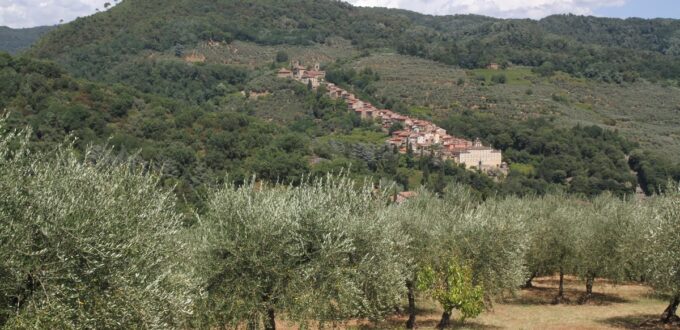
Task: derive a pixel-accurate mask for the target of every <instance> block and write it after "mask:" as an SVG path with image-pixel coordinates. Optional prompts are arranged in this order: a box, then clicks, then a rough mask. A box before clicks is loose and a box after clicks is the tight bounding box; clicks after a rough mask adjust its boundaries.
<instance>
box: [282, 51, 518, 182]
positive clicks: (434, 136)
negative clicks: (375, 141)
mask: <svg viewBox="0 0 680 330" xmlns="http://www.w3.org/2000/svg"><path fill="white" fill-rule="evenodd" d="M278 77H280V78H291V79H295V80H297V81H300V82H302V83H304V84H307V85H311V86H312V87H313V88H317V87H319V86H321V85H324V86H325V87H326V90H327V91H328V96H329V97H330V98H332V99H342V100H344V101H345V103H347V106H348V107H349V109H350V110H352V111H354V112H356V113H357V114H358V115H359V116H360V117H361V118H362V119H365V120H373V121H376V122H378V123H380V124H381V125H382V127H383V129H384V130H385V131H386V132H390V131H392V136H391V138H390V139H388V140H387V143H388V144H389V145H392V146H393V147H394V148H397V149H398V150H399V152H401V153H407V152H409V151H411V152H413V153H414V154H416V155H433V156H436V157H441V158H442V159H451V160H453V161H455V162H456V163H459V164H464V165H465V167H466V168H476V169H479V170H482V171H486V172H497V171H503V172H504V171H505V169H506V167H507V166H506V164H505V163H503V161H502V154H501V151H499V150H495V149H493V148H491V147H487V146H484V145H483V144H482V142H481V141H480V140H479V139H477V140H475V141H470V140H466V139H462V138H459V137H455V136H452V135H449V134H448V133H447V132H446V130H445V129H443V128H441V127H438V126H437V125H435V124H433V123H432V122H430V121H427V120H422V119H416V118H411V117H409V116H405V115H401V114H398V113H395V112H394V111H391V110H387V109H378V108H377V107H375V106H374V105H373V104H371V103H369V102H364V101H362V100H360V99H358V98H356V96H355V95H354V94H352V93H350V92H348V91H346V90H344V89H342V88H340V87H338V86H336V85H335V84H332V83H326V82H325V77H326V73H325V72H324V71H321V70H320V69H319V65H318V64H316V65H315V66H314V68H313V69H312V70H307V69H306V68H304V67H302V66H301V65H300V63H299V62H297V63H294V64H293V65H292V66H291V70H289V69H281V70H279V72H278Z"/></svg>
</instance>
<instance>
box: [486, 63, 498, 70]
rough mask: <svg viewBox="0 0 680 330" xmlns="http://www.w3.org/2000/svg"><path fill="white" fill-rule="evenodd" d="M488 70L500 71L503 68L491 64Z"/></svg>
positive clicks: (496, 64)
mask: <svg viewBox="0 0 680 330" xmlns="http://www.w3.org/2000/svg"><path fill="white" fill-rule="evenodd" d="M486 68H487V69H489V70H500V68H501V66H500V65H499V64H498V63H489V65H487V66H486Z"/></svg>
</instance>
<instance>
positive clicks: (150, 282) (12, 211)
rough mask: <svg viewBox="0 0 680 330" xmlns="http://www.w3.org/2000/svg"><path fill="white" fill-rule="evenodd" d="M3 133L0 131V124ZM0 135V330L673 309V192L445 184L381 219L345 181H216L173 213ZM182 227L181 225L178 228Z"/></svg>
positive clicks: (101, 165) (158, 195)
mask: <svg viewBox="0 0 680 330" xmlns="http://www.w3.org/2000/svg"><path fill="white" fill-rule="evenodd" d="M0 124H1V122H0ZM26 134H27V133H26V132H4V133H3V134H2V135H0V302H1V304H0V328H9V329H29V328H78V329H82V328H144V329H146V328H149V329H156V328H163V329H168V328H170V329H172V328H175V329H180V328H181V329H186V328H243V327H246V328H248V329H268V330H269V329H276V328H277V324H281V322H287V323H291V324H295V325H300V326H303V327H317V326H320V327H325V326H336V325H341V324H343V323H345V322H348V321H350V320H355V319H366V320H370V321H380V320H383V319H384V318H386V317H390V316H392V315H394V314H395V313H396V312H398V311H404V310H406V312H407V314H408V320H407V324H406V326H407V328H414V327H415V325H416V316H417V315H416V314H417V310H418V309H417V306H416V304H417V303H418V302H421V301H423V300H431V301H433V302H436V303H438V304H439V306H440V307H441V309H440V311H441V313H442V316H441V320H440V322H439V327H440V328H444V327H446V326H448V325H449V324H450V322H451V319H452V318H454V317H455V318H460V319H461V320H464V319H466V318H472V317H475V316H477V315H479V314H480V313H483V312H484V311H485V310H486V309H489V308H492V307H493V303H494V301H497V300H498V299H499V298H502V297H504V296H506V294H507V293H514V292H515V291H516V290H519V289H520V288H521V287H522V286H523V285H524V286H529V285H531V284H532V282H531V280H532V279H533V278H534V277H536V276H551V275H555V274H557V275H559V278H560V286H559V290H558V292H557V295H556V297H555V303H563V302H565V301H566V299H565V294H564V281H563V279H564V277H565V276H566V275H576V276H579V277H580V278H581V279H582V280H583V282H584V283H585V290H584V292H585V294H584V295H583V299H582V300H581V302H586V301H588V299H590V298H592V296H593V292H594V289H593V287H594V286H595V285H596V283H598V282H597V280H599V279H606V280H609V281H613V282H627V281H635V282H639V283H644V284H647V285H649V286H650V287H652V288H654V289H655V290H656V291H657V292H658V293H659V294H660V295H662V296H663V297H665V298H667V299H668V302H669V303H668V307H667V308H666V310H665V311H661V310H660V311H659V315H660V316H661V317H660V319H661V320H662V321H664V322H675V321H676V320H677V316H676V313H677V309H678V305H680V255H679V254H678V251H680V222H679V221H680V192H678V189H677V186H671V187H670V188H668V189H666V191H667V193H665V194H664V195H659V196H654V197H651V198H648V199H646V200H644V201H635V200H629V199H622V198H619V197H616V196H612V195H602V196H599V197H596V198H591V199H586V198H577V197H574V196H570V195H563V194H552V195H547V196H544V197H522V198H520V197H502V198H501V197H491V198H487V199H482V198H480V197H479V196H478V195H475V194H474V193H473V190H471V189H469V188H465V187H462V186H457V185H450V186H449V187H447V188H446V189H444V190H443V191H442V193H441V194H433V193H429V192H427V191H425V190H423V191H419V192H418V194H417V196H416V197H415V198H412V199H410V200H407V201H405V202H403V203H395V201H394V200H393V198H391V197H390V196H391V195H393V191H391V189H392V187H390V186H388V187H382V188H376V186H375V185H374V184H373V183H372V182H365V183H358V182H355V181H353V180H351V179H350V178H348V177H347V176H342V175H341V176H326V177H322V178H319V179H305V180H302V181H301V182H300V183H299V184H298V185H295V186H292V185H291V186H284V185H269V184H267V183H264V182H261V181H258V180H256V179H253V180H252V181H250V182H249V183H245V184H241V185H235V184H231V183H227V184H225V185H222V186H221V187H216V188H213V190H212V191H209V192H207V193H206V196H205V199H206V203H205V207H204V210H196V212H194V214H193V215H191V214H190V215H187V213H180V212H179V211H178V210H179V207H178V206H177V204H176V197H175V194H174V193H173V192H172V191H171V190H169V189H165V188H162V187H161V184H160V182H161V181H162V177H160V176H158V175H157V174H156V173H154V172H153V170H149V168H148V167H145V166H140V165H139V164H135V163H133V162H130V161H125V160H122V161H121V160H120V159H116V158H115V157H112V156H111V155H110V154H109V153H108V152H107V151H106V150H105V149H104V151H101V150H100V151H97V152H95V149H88V151H87V152H86V153H79V152H77V151H75V149H74V148H72V147H71V146H70V145H69V144H68V143H66V144H63V145H61V146H60V147H58V148H56V149H53V150H46V151H33V150H31V149H30V148H28V147H27V137H26V136H27V135H26ZM187 216H188V217H191V218H192V219H186V218H185V217H187Z"/></svg>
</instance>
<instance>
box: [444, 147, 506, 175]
mask: <svg viewBox="0 0 680 330" xmlns="http://www.w3.org/2000/svg"><path fill="white" fill-rule="evenodd" d="M453 155H454V159H455V160H456V162H458V163H459V164H463V165H465V167H466V168H476V169H478V170H483V171H488V170H492V169H499V168H501V164H502V163H503V157H502V154H501V152H500V151H499V150H495V149H493V148H491V147H485V146H483V145H482V142H481V141H480V140H479V139H477V140H476V141H475V143H474V145H473V146H472V147H471V148H468V149H461V150H456V151H455V152H454V153H453Z"/></svg>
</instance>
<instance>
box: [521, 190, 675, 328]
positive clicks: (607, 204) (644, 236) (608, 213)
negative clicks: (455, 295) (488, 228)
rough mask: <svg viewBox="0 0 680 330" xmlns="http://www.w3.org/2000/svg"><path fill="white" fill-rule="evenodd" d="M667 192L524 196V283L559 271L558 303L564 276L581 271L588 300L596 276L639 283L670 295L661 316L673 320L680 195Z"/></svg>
mask: <svg viewBox="0 0 680 330" xmlns="http://www.w3.org/2000/svg"><path fill="white" fill-rule="evenodd" d="M668 191H669V192H668V193H667V194H666V195H663V196H657V197H654V198H651V199H649V200H647V201H644V202H635V201H626V200H621V199H619V198H615V197H612V196H609V195H602V196H599V197H597V198H595V199H593V200H591V201H583V200H580V199H578V198H574V197H570V196H566V195H553V196H548V197H543V198H537V199H533V200H530V199H525V200H522V201H521V203H522V204H523V206H522V207H524V208H526V209H527V210H529V212H530V216H529V217H528V221H527V222H526V225H527V228H528V249H527V251H526V255H525V260H526V265H527V268H528V271H529V276H528V279H527V282H526V283H525V286H531V280H532V279H533V278H534V277H535V276H538V275H552V274H555V273H558V274H559V276H560V281H559V290H558V294H557V296H556V297H555V302H556V303H559V302H561V301H562V300H563V299H564V298H565V297H564V276H565V274H574V275H578V276H579V277H580V278H582V279H583V280H584V281H585V295H584V296H583V298H582V300H581V302H585V301H587V300H588V299H589V298H591V297H592V294H593V286H594V285H595V280H596V279H597V278H606V279H609V280H613V281H631V280H632V281H641V282H645V283H647V284H649V285H651V286H652V287H653V288H655V289H656V290H657V291H658V292H659V293H661V294H663V295H667V296H668V297H669V299H670V304H669V307H668V308H667V310H666V311H665V312H664V314H663V317H662V318H663V321H665V322H669V321H671V320H672V319H674V318H675V314H676V311H677V308H678V305H679V304H680V253H679V252H678V251H680V193H679V192H678V189H677V187H676V188H669V189H668ZM508 216H512V215H511V214H509V215H508Z"/></svg>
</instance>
